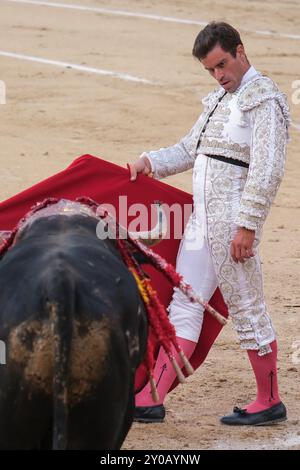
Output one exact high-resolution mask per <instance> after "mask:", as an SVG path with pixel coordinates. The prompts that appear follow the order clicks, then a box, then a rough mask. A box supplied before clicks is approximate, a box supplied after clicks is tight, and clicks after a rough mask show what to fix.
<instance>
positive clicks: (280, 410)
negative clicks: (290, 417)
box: [220, 402, 287, 426]
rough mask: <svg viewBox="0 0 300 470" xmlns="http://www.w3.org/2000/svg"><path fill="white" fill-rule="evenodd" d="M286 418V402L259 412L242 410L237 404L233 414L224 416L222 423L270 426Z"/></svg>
mask: <svg viewBox="0 0 300 470" xmlns="http://www.w3.org/2000/svg"><path fill="white" fill-rule="evenodd" d="M286 419H287V416H286V408H285V406H284V404H283V403H282V402H280V403H278V404H277V405H274V406H271V408H268V409H267V410H263V411H259V412H258V413H247V411H246V410H242V409H241V408H238V407H237V406H235V407H234V408H233V414H231V415H228V416H223V418H221V419H220V421H221V423H223V424H229V425H230V426H237V425H248V426H268V425H271V424H275V423H280V422H281V421H285V420H286Z"/></svg>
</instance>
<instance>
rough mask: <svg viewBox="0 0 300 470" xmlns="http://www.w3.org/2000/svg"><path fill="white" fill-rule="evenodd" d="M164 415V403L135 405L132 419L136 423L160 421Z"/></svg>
mask: <svg viewBox="0 0 300 470" xmlns="http://www.w3.org/2000/svg"><path fill="white" fill-rule="evenodd" d="M165 415H166V410H165V407H164V405H154V406H136V407H135V412H134V416H133V421H136V422H138V423H162V422H163V421H164V419H165Z"/></svg>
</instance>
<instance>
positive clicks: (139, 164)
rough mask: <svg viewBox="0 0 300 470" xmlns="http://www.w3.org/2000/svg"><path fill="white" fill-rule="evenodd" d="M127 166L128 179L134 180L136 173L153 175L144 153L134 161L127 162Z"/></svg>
mask: <svg viewBox="0 0 300 470" xmlns="http://www.w3.org/2000/svg"><path fill="white" fill-rule="evenodd" d="M127 168H128V170H129V172H130V181H135V180H136V178H137V175H138V173H142V174H143V175H147V176H153V174H152V172H151V164H150V161H149V159H148V158H147V157H146V155H144V156H142V157H141V158H139V159H138V160H137V161H136V162H134V163H127Z"/></svg>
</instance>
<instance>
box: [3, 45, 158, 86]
mask: <svg viewBox="0 0 300 470" xmlns="http://www.w3.org/2000/svg"><path fill="white" fill-rule="evenodd" d="M0 56H2V57H11V58H13V59H19V60H27V61H29V62H38V63H40V64H46V65H54V66H56V67H61V68H68V69H73V70H79V71H80V72H87V73H94V74H97V75H107V76H110V77H114V78H119V79H120V80H125V81H129V82H136V83H143V84H146V85H158V83H155V82H151V81H150V80H146V79H145V78H140V77H135V76H133V75H129V74H127V73H119V72H113V71H112V70H103V69H97V68H95V67H88V66H85V65H79V64H73V63H71V62H61V61H59V60H51V59H44V58H42V57H35V56H31V55H26V54H16V53H14V52H7V51H0Z"/></svg>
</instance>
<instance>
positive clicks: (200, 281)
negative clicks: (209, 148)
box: [169, 154, 275, 355]
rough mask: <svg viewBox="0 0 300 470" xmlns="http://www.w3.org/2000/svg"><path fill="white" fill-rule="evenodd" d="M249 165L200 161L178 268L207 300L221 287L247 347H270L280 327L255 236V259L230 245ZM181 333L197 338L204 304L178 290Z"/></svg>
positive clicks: (173, 309) (174, 305) (174, 318)
mask: <svg viewBox="0 0 300 470" xmlns="http://www.w3.org/2000/svg"><path fill="white" fill-rule="evenodd" d="M247 172H248V169H247V168H244V167H240V166H236V165H232V164H230V163H225V162H221V161H219V160H215V159H212V158H209V157H206V156H205V155H201V154H200V155H199V156H198V157H197V159H196V162H195V166H194V174H193V194H194V212H193V214H192V215H191V217H190V220H189V222H188V224H187V226H186V229H185V233H184V237H183V239H182V242H181V245H180V247H179V251H178V256H177V271H178V272H179V273H180V274H182V275H183V277H184V279H185V281H187V282H188V283H189V284H191V285H192V286H193V288H194V289H195V290H196V292H198V293H199V294H200V295H201V296H202V298H203V299H204V300H209V299H210V297H211V296H212V294H213V293H214V291H215V289H216V288H217V286H219V288H220V290H221V292H222V295H223V297H224V300H225V302H226V304H227V306H228V310H229V314H230V316H231V319H232V322H233V325H234V327H235V329H236V331H237V334H238V337H239V340H240V344H241V347H242V348H243V349H256V350H259V354H260V355H263V354H267V353H268V352H270V351H271V349H270V346H269V344H270V343H271V342H272V341H273V340H274V339H275V331H274V328H273V325H272V322H271V319H270V317H269V315H268V313H267V310H266V305H265V301H264V294H263V281H262V271H261V262H260V258H259V254H258V244H259V239H260V235H261V234H256V238H255V243H254V250H255V252H256V254H255V256H254V257H253V258H250V259H248V260H247V261H246V262H245V263H244V264H243V263H235V262H234V261H233V259H232V257H231V254H230V244H231V241H232V240H233V238H234V236H235V233H236V231H237V228H238V227H237V226H236V225H235V223H234V220H235V217H236V215H237V212H238V210H239V201H240V198H241V195H242V191H243V188H244V185H245V182H246V178H247ZM169 313H170V320H171V322H172V323H173V325H174V326H175V330H176V334H177V336H179V337H181V338H185V339H188V340H191V341H195V342H197V341H198V339H199V335H200V332H201V327H202V322H203V308H202V306H201V305H199V304H194V303H191V302H190V301H189V300H188V299H187V298H186V297H185V295H184V294H182V293H181V292H180V291H179V290H177V289H175V290H174V294H173V298H172V301H171V303H170V306H169Z"/></svg>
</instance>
